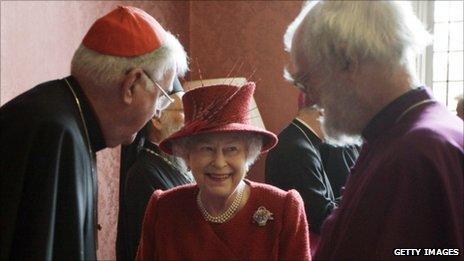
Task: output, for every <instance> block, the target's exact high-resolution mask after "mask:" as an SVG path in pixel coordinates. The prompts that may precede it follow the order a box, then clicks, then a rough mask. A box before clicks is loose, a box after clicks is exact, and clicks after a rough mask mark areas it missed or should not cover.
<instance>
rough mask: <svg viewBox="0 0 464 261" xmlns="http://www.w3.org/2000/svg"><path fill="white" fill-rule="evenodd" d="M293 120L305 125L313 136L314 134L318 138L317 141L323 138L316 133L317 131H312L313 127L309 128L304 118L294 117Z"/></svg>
mask: <svg viewBox="0 0 464 261" xmlns="http://www.w3.org/2000/svg"><path fill="white" fill-rule="evenodd" d="M295 121H296V122H299V123H300V124H301V125H303V126H305V127H306V128H307V129H308V130H309V131H310V132H311V133H312V134H313V135H314V136H316V138H317V139H318V140H319V141H321V142H322V141H323V139H322V138H321V137H319V135H317V132H316V131H314V129H313V128H311V126H309V124H307V123H306V122H305V121H304V120H302V119H300V118H298V117H296V118H295Z"/></svg>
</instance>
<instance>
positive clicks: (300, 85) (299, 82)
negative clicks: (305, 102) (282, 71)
mask: <svg viewBox="0 0 464 261" xmlns="http://www.w3.org/2000/svg"><path fill="white" fill-rule="evenodd" d="M308 76H309V72H305V73H304V74H303V75H301V76H297V75H292V79H293V85H295V87H296V88H297V89H298V90H300V91H302V92H305V93H306V92H308V90H309V86H308V85H306V84H304V82H306V79H307V78H308Z"/></svg>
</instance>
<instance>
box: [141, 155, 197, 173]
mask: <svg viewBox="0 0 464 261" xmlns="http://www.w3.org/2000/svg"><path fill="white" fill-rule="evenodd" d="M143 150H145V151H146V152H148V153H150V154H152V155H154V156H157V157H159V158H161V159H162V160H163V161H164V162H165V163H166V164H168V165H169V166H171V168H173V169H175V170H177V172H179V173H180V174H181V175H182V176H184V177H185V178H186V179H187V180H188V181H193V180H192V177H190V175H188V174H187V173H185V172H184V171H182V170H180V169H179V168H178V167H177V166H176V164H174V163H173V162H172V161H170V160H169V159H167V158H165V157H163V155H161V154H159V153H156V152H155V151H153V150H151V149H149V148H143Z"/></svg>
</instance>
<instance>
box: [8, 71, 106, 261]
mask: <svg viewBox="0 0 464 261" xmlns="http://www.w3.org/2000/svg"><path fill="white" fill-rule="evenodd" d="M67 80H68V81H69V82H70V83H71V84H72V85H73V88H75V91H76V93H77V95H78V96H79V99H80V100H81V105H82V108H83V111H84V117H85V118H86V122H87V124H88V125H89V126H88V128H89V132H90V133H89V134H90V140H91V143H92V144H91V145H92V147H93V149H94V151H97V150H99V149H101V148H103V147H104V142H103V141H102V136H101V131H100V129H99V127H98V124H96V119H95V118H94V116H93V114H92V113H91V112H90V108H89V105H88V103H87V101H86V99H85V97H84V96H83V93H82V91H81V90H80V87H79V86H78V84H77V83H76V82H75V81H74V79H73V78H72V77H68V78H67ZM0 124H1V126H2V132H1V134H0V147H1V148H0V162H1V164H0V173H1V186H2V189H1V208H2V211H1V231H2V236H1V258H0V259H1V260H7V259H9V260H31V259H39V260H51V259H63V260H64V259H68V260H69V259H76V260H89V259H96V247H95V234H94V233H95V230H94V229H95V227H94V214H95V213H94V200H95V197H94V193H95V190H94V186H95V183H94V181H95V180H96V176H94V175H93V174H92V170H91V169H92V167H93V166H92V161H91V158H90V154H89V152H88V148H87V145H86V139H85V137H84V134H83V133H84V132H83V127H82V122H81V119H80V114H79V111H78V109H77V107H76V103H75V99H74V97H73V95H72V93H71V91H70V90H69V88H68V87H67V85H66V82H65V81H64V80H55V81H50V82H47V83H43V84H41V85H39V86H36V87H34V88H33V89H31V90H29V91H27V92H25V93H23V94H21V95H20V96H18V97H16V98H15V99H13V100H11V101H10V102H8V103H7V104H5V105H4V106H2V107H1V108H0Z"/></svg>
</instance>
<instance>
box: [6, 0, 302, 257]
mask: <svg viewBox="0 0 464 261" xmlns="http://www.w3.org/2000/svg"><path fill="white" fill-rule="evenodd" d="M127 3H130V5H133V6H137V7H141V8H142V9H144V10H146V11H147V12H148V13H150V14H152V15H153V16H154V17H156V18H157V19H158V21H159V22H160V23H161V24H162V25H163V26H165V28H167V29H168V30H170V31H171V32H173V33H174V34H178V35H179V38H180V40H181V42H182V44H184V46H185V47H186V49H187V50H188V51H189V56H190V57H191V58H192V63H191V68H192V73H191V75H190V76H189V77H187V79H199V76H198V69H197V65H196V62H193V61H195V60H196V59H198V61H199V64H200V67H201V71H202V73H203V78H216V77H224V76H225V75H226V74H227V73H228V72H229V71H230V69H231V68H232V66H233V64H234V63H235V62H236V61H237V60H240V61H243V62H244V67H243V69H242V70H241V71H239V72H236V73H234V74H233V76H246V77H247V76H249V75H250V73H251V71H252V70H253V69H255V68H256V69H257V71H256V73H255V75H254V77H253V79H255V80H259V82H258V87H257V90H256V94H255V99H256V102H257V104H258V106H259V109H260V112H261V115H262V117H263V120H264V123H265V125H266V127H267V128H268V129H269V130H271V131H274V132H276V133H278V132H279V131H280V130H281V129H282V128H283V127H284V126H285V125H286V124H287V123H288V122H289V121H290V120H291V119H292V118H293V116H294V114H295V112H296V108H295V107H294V106H288V104H289V103H295V102H296V95H297V94H296V91H295V90H294V89H293V88H292V87H291V86H290V85H289V84H288V83H286V82H285V81H284V80H283V78H282V70H283V67H284V66H285V64H286V63H287V62H288V55H287V54H286V53H285V52H284V51H283V43H282V36H283V33H284V32H285V29H286V26H287V25H288V24H289V23H290V21H291V20H292V19H293V18H294V17H295V16H296V14H297V13H298V11H299V10H300V8H301V2H295V1H289V2H283V1H268V2H266V1H259V2H254V1H226V2H220V1H190V2H184V1H172V2H171V1H161V2H152V1H150V2H149V1H125V2H124V1H122V2H121V1H8V2H1V89H0V104H4V103H5V102H7V101H9V100H10V99H12V98H14V97H15V96H17V95H18V94H20V93H22V92H24V91H26V90H28V89H30V88H31V87H33V86H34V85H36V84H38V83H41V82H44V81H47V80H50V79H55V78H61V77H64V76H66V75H68V74H69V63H70V61H71V57H72V55H73V52H74V50H75V49H76V48H77V46H78V45H79V43H80V42H81V39H82V37H83V35H84V34H85V33H86V31H87V30H88V28H89V27H90V25H91V23H92V22H93V21H94V20H95V19H96V18H98V17H100V16H102V15H103V14H105V13H107V12H108V11H110V10H111V9H113V8H114V7H116V6H117V5H118V4H127ZM119 155H120V149H119V147H118V148H116V149H106V150H103V151H102V152H99V153H98V172H99V177H98V180H99V222H100V224H101V225H102V226H103V229H102V231H100V233H99V246H100V248H99V250H98V258H99V259H104V260H112V259H114V258H115V250H114V245H115V235H116V226H117V225H116V224H117V213H118V193H119V191H118V188H119V179H118V176H119ZM263 176H264V157H263V158H262V159H261V160H260V161H258V162H257V163H256V165H255V166H254V167H253V168H252V170H251V172H250V175H249V177H250V178H251V179H254V180H258V181H262V180H263Z"/></svg>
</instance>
